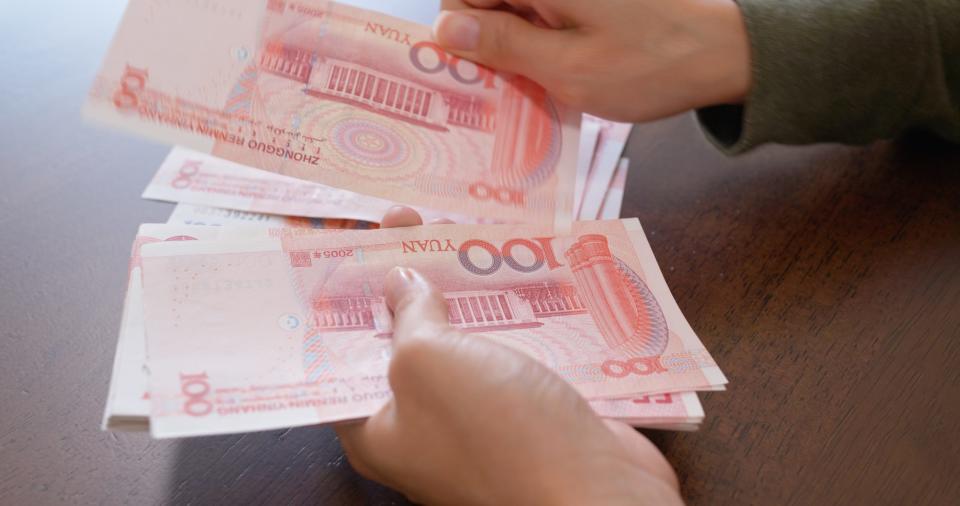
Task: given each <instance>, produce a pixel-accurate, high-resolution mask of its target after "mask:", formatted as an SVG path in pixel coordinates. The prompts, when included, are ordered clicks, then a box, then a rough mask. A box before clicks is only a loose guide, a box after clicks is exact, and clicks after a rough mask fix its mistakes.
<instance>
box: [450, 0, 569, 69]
mask: <svg viewBox="0 0 960 506" xmlns="http://www.w3.org/2000/svg"><path fill="white" fill-rule="evenodd" d="M568 36H569V34H568V33H567V32H564V31H561V30H553V29H548V28H540V27H538V26H535V25H533V24H532V23H530V22H529V21H527V20H526V19H524V18H522V17H520V16H517V15H516V14H511V13H509V12H504V11H494V10H479V9H473V10H470V9H464V10H455V11H442V12H440V15H439V16H438V17H437V20H436V22H435V23H434V25H433V38H434V39H435V40H436V42H437V44H439V45H440V46H441V47H443V48H444V49H445V50H447V51H449V52H451V53H453V54H455V55H457V56H459V57H461V58H465V59H467V60H471V61H474V62H477V63H480V64H482V65H486V66H488V67H492V68H494V69H496V70H503V71H506V72H511V73H514V74H521V75H524V76H527V77H529V78H531V79H533V80H534V81H538V82H540V83H541V84H543V81H542V80H543V79H544V78H547V77H548V75H547V74H549V72H548V68H547V67H545V65H547V64H548V62H550V61H555V60H556V54H557V53H556V51H557V48H559V47H564V46H563V45H562V44H564V42H565V41H567V39H568Z"/></svg>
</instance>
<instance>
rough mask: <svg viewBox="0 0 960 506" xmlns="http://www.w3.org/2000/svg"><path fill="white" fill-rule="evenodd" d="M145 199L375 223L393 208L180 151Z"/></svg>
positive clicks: (431, 215) (425, 212)
mask: <svg viewBox="0 0 960 506" xmlns="http://www.w3.org/2000/svg"><path fill="white" fill-rule="evenodd" d="M143 198H145V199H153V200H165V201H168V202H178V203H184V204H192V205H197V206H203V207H208V208H222V209H232V210H236V211H240V212H247V213H255V214H260V215H273V216H297V217H303V218H324V219H327V218H338V219H344V220H358V221H365V222H371V223H375V222H379V221H380V219H381V218H383V215H384V214H385V213H386V212H387V210H388V209H390V208H391V207H392V206H394V205H395V204H394V203H393V202H391V201H389V200H384V199H380V198H376V197H370V196H368V195H362V194H359V193H355V192H352V191H349V190H343V189H340V188H332V187H329V186H325V185H322V184H318V183H313V182H310V181H303V180H301V179H296V178H292V177H287V176H282V175H279V174H275V173H273V172H267V171H264V170H260V169H256V168H253V167H247V166H245V165H241V164H239V163H234V162H231V161H228V160H224V159H222V158H217V157H215V156H212V155H208V154H205V153H200V152H198V151H194V150H190V149H186V148H183V147H175V148H173V149H172V150H171V151H170V154H168V155H167V158H166V159H164V161H163V163H162V164H161V165H160V168H159V169H157V173H156V174H155V175H154V176H153V179H152V180H151V181H150V184H149V185H147V188H146V189H145V190H144V192H143ZM410 207H412V208H413V209H414V210H416V211H417V212H418V213H419V214H420V216H421V217H423V219H424V221H430V220H435V219H439V218H445V219H449V220H453V221H455V222H457V223H464V224H466V223H478V224H479V223H491V224H492V223H497V222H496V221H494V220H489V219H483V218H476V217H471V216H464V215H458V214H455V213H449V212H439V211H435V210H432V209H427V208H424V207H419V206H410ZM280 226H283V225H280Z"/></svg>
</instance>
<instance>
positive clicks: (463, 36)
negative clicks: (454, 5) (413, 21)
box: [433, 11, 480, 51]
mask: <svg viewBox="0 0 960 506" xmlns="http://www.w3.org/2000/svg"><path fill="white" fill-rule="evenodd" d="M433 38H434V40H436V41H437V43H439V44H440V45H441V46H443V47H445V48H447V49H455V50H460V51H473V50H475V49H477V46H479V45H480V22H479V21H477V18H475V17H473V16H470V15H468V14H461V13H458V12H451V11H442V12H440V15H439V16H437V20H436V21H435V22H434V23H433Z"/></svg>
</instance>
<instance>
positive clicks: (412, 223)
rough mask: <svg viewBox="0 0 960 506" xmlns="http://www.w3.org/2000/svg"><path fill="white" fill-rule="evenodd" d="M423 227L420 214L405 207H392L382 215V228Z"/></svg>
mask: <svg viewBox="0 0 960 506" xmlns="http://www.w3.org/2000/svg"><path fill="white" fill-rule="evenodd" d="M420 225H423V218H421V217H420V213H418V212H416V211H414V210H413V209H411V208H409V207H406V206H393V207H391V208H390V209H389V210H387V214H385V215H383V221H381V222H380V227H382V228H398V227H418V226H420Z"/></svg>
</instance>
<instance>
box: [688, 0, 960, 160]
mask: <svg viewBox="0 0 960 506" xmlns="http://www.w3.org/2000/svg"><path fill="white" fill-rule="evenodd" d="M738 3H739V4H740V8H741V10H742V12H743V16H744V19H745V21H746V26H747V32H748V33H749V36H750V47H751V61H752V68H753V71H752V72H753V76H752V86H751V91H750V94H749V96H748V97H747V100H746V102H745V105H742V106H739V105H737V106H734V105H727V106H717V107H709V108H705V109H701V110H699V111H698V112H697V115H698V118H699V120H700V124H701V126H702V127H703V130H704V132H705V133H706V134H707V136H708V137H709V138H710V140H711V141H713V143H714V144H716V145H717V146H718V147H720V148H721V149H722V150H724V151H725V152H727V153H730V154H736V153H742V152H744V151H747V150H749V149H751V148H753V147H755V146H757V145H759V144H763V143H767V142H776V143H781V144H808V143H814V142H842V143H846V144H862V143H867V142H870V141H873V140H877V139H886V138H892V137H894V136H896V135H898V134H899V133H901V132H903V131H905V130H914V129H923V130H928V131H931V132H933V133H935V134H937V135H940V136H942V137H943V138H945V139H947V140H951V141H954V142H960V0H739V2H738Z"/></svg>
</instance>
